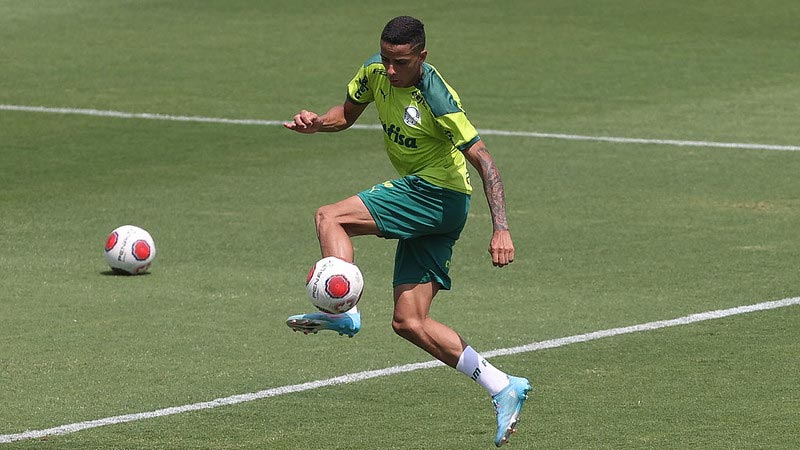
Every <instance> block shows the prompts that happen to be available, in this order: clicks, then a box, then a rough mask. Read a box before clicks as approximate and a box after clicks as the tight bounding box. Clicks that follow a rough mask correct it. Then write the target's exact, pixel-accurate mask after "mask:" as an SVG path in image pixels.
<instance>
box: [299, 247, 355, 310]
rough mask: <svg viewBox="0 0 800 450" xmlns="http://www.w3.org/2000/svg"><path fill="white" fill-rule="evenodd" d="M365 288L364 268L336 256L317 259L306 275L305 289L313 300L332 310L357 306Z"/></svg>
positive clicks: (318, 305)
mask: <svg viewBox="0 0 800 450" xmlns="http://www.w3.org/2000/svg"><path fill="white" fill-rule="evenodd" d="M363 290H364V277H363V276H362V275H361V270H359V269H358V267H357V266H356V265H355V264H351V263H349V262H347V261H344V260H342V259H339V258H336V257H335V256H329V257H327V258H323V259H321V260H319V261H317V263H316V264H314V267H312V268H311V270H310V271H309V272H308V277H306V291H307V292H308V298H309V299H310V300H311V303H312V304H313V305H314V306H316V307H317V308H319V309H320V310H322V311H325V312H329V313H333V314H339V313H343V312H345V311H348V310H349V309H351V308H352V307H354V306H356V304H357V303H358V301H359V300H360V299H361V293H362V292H363Z"/></svg>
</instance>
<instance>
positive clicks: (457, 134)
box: [436, 111, 481, 151]
mask: <svg viewBox="0 0 800 450" xmlns="http://www.w3.org/2000/svg"><path fill="white" fill-rule="evenodd" d="M436 123H437V124H438V125H439V127H440V128H441V129H442V131H444V134H445V135H447V137H448V138H449V139H450V142H452V144H453V146H454V147H455V148H457V149H459V150H461V151H464V150H467V149H469V148H470V147H471V146H472V144H474V143H476V142H478V141H479V140H480V139H481V137H480V135H478V131H477V130H476V129H475V127H474V126H473V125H472V123H471V122H470V121H469V119H467V115H466V114H464V111H456V112H451V113H448V114H445V115H442V116H439V117H437V118H436Z"/></svg>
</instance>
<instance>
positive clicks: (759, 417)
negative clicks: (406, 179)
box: [0, 0, 800, 450]
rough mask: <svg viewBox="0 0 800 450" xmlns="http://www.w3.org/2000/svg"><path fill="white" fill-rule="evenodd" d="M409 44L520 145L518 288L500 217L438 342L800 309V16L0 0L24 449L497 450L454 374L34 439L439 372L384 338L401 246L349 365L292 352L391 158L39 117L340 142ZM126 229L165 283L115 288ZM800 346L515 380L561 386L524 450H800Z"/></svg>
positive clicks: (6, 395) (551, 361)
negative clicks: (415, 26) (337, 239)
mask: <svg viewBox="0 0 800 450" xmlns="http://www.w3.org/2000/svg"><path fill="white" fill-rule="evenodd" d="M400 14H411V15H416V16H418V17H420V18H421V19H422V20H423V21H424V22H425V23H426V26H427V31H428V49H429V57H428V61H429V62H431V63H432V64H434V65H435V66H436V67H437V68H438V69H439V70H440V71H441V72H442V73H443V74H444V76H445V77H446V78H447V80H448V81H449V82H450V84H451V85H452V86H453V87H454V88H455V89H456V90H457V91H458V92H459V94H460V95H461V98H462V100H463V103H464V106H465V108H466V110H467V112H468V114H469V116H470V118H471V120H472V121H473V122H474V124H475V125H476V126H477V127H478V128H479V129H481V130H497V131H509V132H519V133H517V134H515V135H502V134H498V133H492V132H490V131H487V132H486V134H485V135H484V140H485V142H486V144H487V146H488V148H489V149H490V151H491V152H492V154H493V155H494V157H495V160H496V161H497V163H498V165H499V166H500V168H501V170H502V173H503V177H504V180H505V186H506V191H507V193H506V195H507V202H508V208H509V222H510V226H511V229H512V233H513V237H514V242H515V245H516V249H517V261H515V262H514V263H513V264H512V265H511V266H509V267H508V268H505V269H502V270H498V269H494V268H493V267H492V266H491V260H490V257H489V255H488V254H487V253H486V250H485V249H486V247H487V245H488V242H489V238H490V234H491V223H490V219H489V214H488V209H487V207H486V203H485V200H484V199H483V196H482V194H481V193H480V189H478V190H477V195H475V197H474V200H473V202H472V204H473V207H472V211H471V212H470V220H469V222H468V224H467V228H466V229H465V231H464V233H463V235H462V238H461V240H460V241H459V242H458V245H457V246H456V253H455V256H454V261H453V264H454V265H453V268H452V271H451V275H452V276H453V279H454V284H453V290H452V291H450V292H445V293H442V294H441V295H439V296H438V297H437V300H436V302H435V303H434V308H433V311H432V315H433V316H434V317H435V318H437V319H440V320H442V321H444V322H446V323H448V324H450V325H452V326H453V327H454V328H455V329H456V330H458V331H460V332H461V334H462V335H463V336H464V338H465V339H466V340H468V341H469V342H470V343H471V344H472V345H473V346H474V347H475V348H476V349H478V350H479V351H483V352H488V351H492V350H496V349H506V348H514V347H518V346H525V345H528V344H532V343H536V342H541V341H547V340H553V339H559V338H565V337H569V336H574V335H580V334H584V333H590V332H594V331H598V330H608V329H613V328H618V327H625V326H632V325H637V324H642V323H647V322H653V321H659V320H665V319H673V318H678V317H684V316H687V315H690V314H695V313H703V312H707V311H713V310H721V309H728V308H735V307H739V306H743V305H751V304H757V303H762V302H767V301H775V300H781V299H797V298H798V296H800V274H798V267H800V239H798V229H799V228H800V177H798V174H800V151H798V150H800V147H797V146H798V145H800V133H798V129H800V121H799V120H798V117H800V116H799V115H798V106H797V105H798V104H800V58H798V49H797V42H799V41H800V27H798V26H797V23H798V19H800V3H798V2H796V1H791V0H766V1H758V2H756V1H747V0H739V1H736V0H732V1H711V0H708V1H688V0H676V1H670V2H655V1H634V0H600V1H595V2H581V1H575V0H567V1H559V2H555V1H551V2H545V1H523V0H509V1H506V2H488V1H474V2H463V1H450V0H447V1H440V2H435V3H434V2H426V1H409V2H406V3H405V4H404V5H402V7H401V6H397V5H389V4H386V5H383V6H380V5H377V4H374V3H373V2H366V1H351V2H338V1H334V2H328V3H321V4H302V5H300V4H287V3H285V2H273V1H254V0H232V1H226V2H214V1H205V0H203V1H194V2H188V1H115V2H98V1H88V0H71V1H64V2H60V1H39V2H29V1H24V0H3V1H0V42H2V44H0V61H2V62H0V105H2V106H0V249H2V252H0V443H3V442H7V443H5V444H0V446H2V447H3V448H4V449H5V448H9V449H23V448H53V449H55V448H58V449H62V448H66V449H87V448H137V449H193V448H209V449H232V448H237V449H254V448H263V449H349V450H350V449H365V450H366V449H473V448H476V449H478V448H491V447H492V438H493V435H494V415H493V411H492V409H491V405H490V402H489V400H488V397H487V396H486V394H485V392H484V391H483V390H482V389H481V388H480V387H478V386H476V385H474V383H472V382H471V381H470V380H468V379H467V378H466V377H464V376H463V375H461V374H459V373H457V372H455V371H453V370H451V369H448V368H443V367H433V368H424V369H420V370H415V371H410V372H405V373H399V374H390V373H386V374H385V376H377V377H374V378H371V379H367V380H363V381H358V382H353V383H348V384H335V385H329V386H324V387H320V388H316V389H306V390H302V391H300V392H293V393H292V392H289V393H284V394H282V395H274V396H270V397H268V398H262V399H257V400H253V401H248V402H243V403H238V404H234V405H228V406H219V407H216V408H210V409H201V410H198V411H190V412H183V413H178V414H173V415H168V416H163V417H155V418H142V419H141V420H134V421H130V422H126V423H118V424H109V425H106V426H101V427H93V428H89V429H85V430H82V431H76V432H71V433H67V434H64V435H50V436H46V437H33V438H20V439H19V440H18V439H17V438H14V439H12V438H11V436H17V435H18V434H19V433H23V432H26V431H29V430H46V429H50V428H55V427H59V426H62V425H68V424H76V423H83V422H87V421H93V420H97V419H104V418H109V417H117V416H120V415H124V414H137V413H147V412H152V411H157V410H161V409H163V408H169V407H181V406H185V405H192V404H196V403H200V402H206V401H210V400H213V399H218V398H226V397H229V396H235V395H238V394H249V393H256V392H260V391H264V390H269V389H278V390H279V389H280V388H284V387H286V386H295V385H299V384H302V383H307V382H314V381H318V380H329V379H331V378H333V377H337V376H343V375H348V374H357V373H361V372H364V371H369V370H382V369H387V368H394V367H398V366H403V365H406V364H411V363H425V362H427V361H430V357H429V356H427V355H426V354H425V353H423V352H422V351H420V350H418V349H417V348H415V347H413V346H411V345H410V344H408V343H406V342H405V341H403V340H402V339H401V338H399V337H397V336H395V335H394V334H393V333H392V330H391V327H390V318H391V286H390V281H391V271H392V262H393V254H394V243H393V242H388V241H385V240H381V239H375V238H369V237H363V238H356V239H355V240H354V244H355V248H356V258H357V262H358V263H359V265H360V267H361V268H362V270H363V272H364V276H365V279H366V284H367V286H366V290H365V294H364V297H363V299H362V304H361V305H362V306H361V307H360V309H361V311H362V317H363V319H364V324H365V326H364V328H363V330H362V331H361V333H359V335H358V336H357V337H355V338H354V339H346V338H341V337H339V336H336V335H333V334H325V333H320V334H319V335H315V336H303V335H302V334H299V333H291V332H290V330H289V329H288V328H286V327H285V325H284V324H283V322H284V320H285V318H286V317H287V316H288V315H290V314H296V313H299V312H304V311H305V310H306V309H307V308H308V306H309V305H308V303H307V301H306V300H305V294H304V288H303V282H304V280H305V275H306V273H307V270H308V268H309V267H310V265H311V264H312V263H313V262H314V261H315V260H316V259H317V258H318V256H319V249H318V246H317V242H316V238H315V231H314V225H313V213H314V211H315V209H316V208H317V207H318V206H319V205H322V204H325V203H330V202H333V201H336V200H339V199H342V198H344V197H346V196H349V195H351V194H353V193H355V192H357V191H358V190H361V189H364V188H366V187H368V186H371V185H372V184H374V183H376V182H380V181H383V180H385V179H389V178H392V177H393V176H394V172H393V170H392V168H391V166H390V164H389V162H388V159H387V158H386V156H385V154H384V152H383V150H382V142H381V139H382V138H381V134H380V132H379V131H376V130H370V129H352V130H348V131H347V132H345V133H338V134H335V135H317V136H301V135H298V134H295V133H290V132H288V131H286V130H284V129H282V128H281V127H279V126H275V125H268V124H264V125H245V124H236V123H224V122H197V121H175V120H162V119H163V118H162V119H159V120H147V119H142V118H119V117H112V116H108V115H87V114H85V113H79V114H65V113H56V112H52V111H51V112H43V111H30V110H29V111H25V110H23V108H20V107H29V106H42V107H47V108H72V109H75V110H79V109H80V110H86V109H94V110H98V111H118V112H126V113H133V114H142V113H151V114H162V115H172V116H191V117H201V118H224V119H243V120H244V119H253V120H263V121H279V120H286V119H289V118H290V117H291V116H292V115H293V114H294V113H295V112H297V111H298V110H299V109H300V108H308V109H312V110H316V111H319V112H323V111H324V110H325V109H326V108H328V107H329V106H332V105H333V104H335V103H336V102H340V101H342V100H343V99H344V95H345V90H344V86H345V84H346V83H347V82H348V81H349V80H350V78H351V77H352V75H353V74H354V73H355V71H356V69H357V67H358V65H359V64H361V63H362V62H363V61H364V60H365V59H366V58H367V57H369V56H371V55H372V54H373V53H375V52H376V51H377V49H378V36H379V33H380V30H381V28H382V27H383V25H384V24H385V23H386V21H387V20H388V19H390V18H391V17H393V16H396V15H400ZM73 112H80V111H73ZM361 123H363V124H367V125H369V124H376V123H377V118H376V114H375V111H374V108H370V109H368V110H367V111H366V113H365V114H364V116H363V117H362V121H361ZM535 133H554V134H563V135H570V136H587V137H606V138H608V137H612V138H613V137H619V138H640V139H643V140H644V141H641V142H638V143H629V142H625V141H623V140H606V141H602V140H591V139H588V140H575V139H565V138H559V137H542V136H540V135H537V134H535ZM648 140H649V141H648ZM657 140H673V141H675V140H678V141H701V142H705V143H706V144H698V145H693V146H686V145H675V143H674V142H673V143H663V142H662V143H657V142H654V141H657ZM715 143H716V144H719V143H732V144H738V145H734V146H731V147H730V148H721V147H720V146H718V145H715ZM768 145H774V146H783V147H782V148H783V149H784V150H783V151H780V150H769V149H766V148H765V147H764V146H768ZM473 179H477V177H473ZM125 223H133V224H137V225H139V226H142V227H144V228H146V229H148V230H149V231H150V232H151V233H152V235H153V237H154V238H155V240H156V244H157V246H158V257H157V259H156V261H155V263H154V265H153V268H152V271H151V273H150V274H148V275H144V276H139V277H118V276H111V275H109V274H108V267H107V266H106V265H105V261H104V259H103V255H102V246H103V243H104V242H105V238H106V235H107V234H108V232H110V231H111V230H112V229H114V228H115V227H117V226H118V225H122V224H125ZM798 327H800V307H798V306H797V305H789V306H786V307H782V308H778V309H772V310H767V311H761V312H752V313H747V314H738V315H733V316H729V317H726V318H721V319H715V320H707V321H702V322H696V323H691V324H686V325H682V326H675V327H669V328H663V329H657V330H652V331H645V332H637V333H630V334H621V335H617V336H613V337H607V338H603V339H597V340H592V341H589V342H583V343H576V344H571V345H562V346H558V347H555V348H550V349H546V350H539V351H527V352H520V353H515V354H511V355H507V356H498V357H495V358H492V362H493V364H495V365H497V366H498V367H500V368H502V369H504V370H506V371H508V372H510V373H514V374H520V375H525V376H528V377H529V378H531V380H532V381H533V383H534V386H535V392H534V394H533V395H532V397H531V401H529V402H528V403H527V404H526V407H525V410H524V413H523V417H522V422H521V424H520V426H519V431H520V432H519V433H518V434H517V435H515V436H514V437H513V438H512V442H511V448H513V449H525V448H531V449H534V448H535V449H590V448H591V449H619V448H676V449H677V448H703V449H707V448H708V449H711V448H713V449H734V448H735V449H750V448H759V449H765V448H771V449H783V448H786V449H793V448H797V447H798V446H800V431H798V427H797V423H799V422H800V391H798V389H797V374H798V372H799V371H800V344H798V340H797V330H798ZM8 441H14V442H8Z"/></svg>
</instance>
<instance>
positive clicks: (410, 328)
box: [392, 317, 424, 342]
mask: <svg viewBox="0 0 800 450" xmlns="http://www.w3.org/2000/svg"><path fill="white" fill-rule="evenodd" d="M392 329H393V330H394V332H395V333H397V335H398V336H400V337H402V338H404V339H406V340H408V341H411V342H416V341H417V339H418V337H419V336H421V335H422V334H423V333H424V331H423V325H422V322H420V321H418V320H407V319H402V318H398V317H395V318H393V319H392Z"/></svg>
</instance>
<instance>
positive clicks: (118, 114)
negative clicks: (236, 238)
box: [0, 104, 800, 151]
mask: <svg viewBox="0 0 800 450" xmlns="http://www.w3.org/2000/svg"><path fill="white" fill-rule="evenodd" d="M0 111H20V112H38V113H50V114H79V115H84V116H99V117H114V118H119V119H150V120H166V121H174V122H205V123H222V124H233V125H267V126H279V125H281V124H283V122H284V121H281V120H257V119H225V118H219V117H202V116H173V115H169V114H153V113H130V112H122V111H104V110H98V109H81V108H50V107H45V106H24V105H5V104H0ZM352 128H355V129H369V130H374V129H380V128H381V126H380V125H358V124H356V125H353V126H352ZM478 132H479V133H480V134H483V135H487V136H490V135H494V136H518V137H531V138H542V139H563V140H571V141H594V142H612V143H617V144H655V145H672V146H679V147H716V148H734V149H746V150H782V151H800V146H798V145H771V144H755V143H738V142H713V141H684V140H675V139H644V138H626V137H612V136H583V135H578V134H561V133H537V132H531V131H503V130H490V129H480V130H478Z"/></svg>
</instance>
